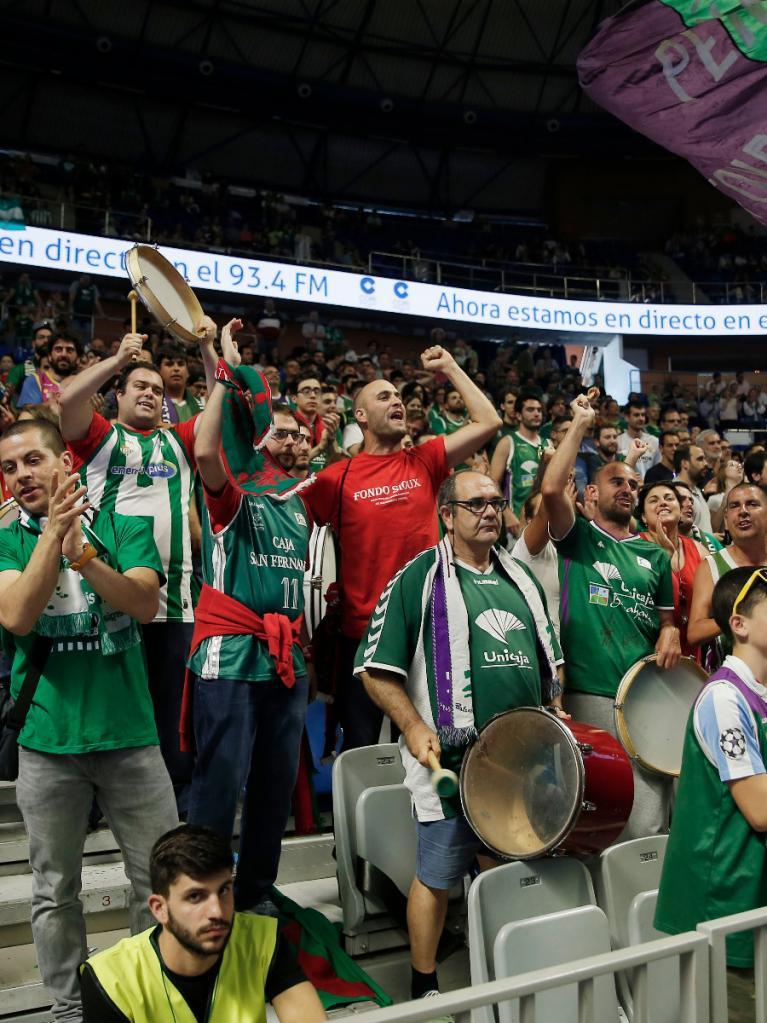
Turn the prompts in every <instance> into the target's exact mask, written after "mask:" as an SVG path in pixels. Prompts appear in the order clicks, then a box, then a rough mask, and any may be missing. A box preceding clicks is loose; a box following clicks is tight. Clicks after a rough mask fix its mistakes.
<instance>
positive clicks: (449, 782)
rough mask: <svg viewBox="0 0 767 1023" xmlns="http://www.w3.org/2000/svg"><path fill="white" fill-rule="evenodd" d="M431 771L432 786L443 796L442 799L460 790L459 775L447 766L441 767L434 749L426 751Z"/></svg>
mask: <svg viewBox="0 0 767 1023" xmlns="http://www.w3.org/2000/svg"><path fill="white" fill-rule="evenodd" d="M426 759H427V760H428V762H429V770H430V771H431V787H432V788H433V789H434V791H435V792H436V793H437V795H438V796H441V797H442V799H449V798H450V796H454V795H455V794H456V792H457V791H458V775H457V774H456V773H455V771H449V770H448V769H447V768H446V767H440V765H439V760H437V755H436V754H435V752H434V750H429V751H428V752H427V753H426Z"/></svg>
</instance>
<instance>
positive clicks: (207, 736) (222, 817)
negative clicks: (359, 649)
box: [189, 675, 309, 910]
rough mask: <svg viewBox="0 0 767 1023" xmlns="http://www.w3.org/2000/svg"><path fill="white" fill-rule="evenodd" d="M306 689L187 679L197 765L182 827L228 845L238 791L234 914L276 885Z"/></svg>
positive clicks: (302, 681) (302, 684) (302, 679)
mask: <svg viewBox="0 0 767 1023" xmlns="http://www.w3.org/2000/svg"><path fill="white" fill-rule="evenodd" d="M308 692H309V684H308V680H307V678H306V676H305V675H301V676H299V677H298V678H296V683H295V685H294V686H293V688H292V689H288V688H287V686H286V685H285V684H284V683H283V682H281V681H280V680H279V679H273V680H270V681H265V682H242V681H238V680H232V679H201V678H199V676H195V677H194V734H195V741H196V743H197V763H196V764H195V768H194V775H193V777H192V791H191V793H190V797H189V823H190V824H205V825H207V826H208V827H210V828H213V829H214V831H218V832H219V834H221V835H223V836H224V837H225V838H227V839H230V838H231V837H232V831H233V829H234V817H235V812H236V809H237V797H238V796H239V794H240V791H241V790H242V787H243V785H245V797H244V802H243V808H242V819H241V822H240V858H239V862H238V865H237V875H236V877H235V882H234V898H235V906H236V908H237V909H238V910H246V909H250V908H251V907H252V906H254V905H255V904H256V903H257V902H259V901H260V900H261V899H262V898H263V897H264V896H265V895H266V894H267V892H268V891H269V889H270V888H271V886H272V885H273V884H274V882H275V880H276V878H277V869H278V867H279V864H280V849H281V843H282V836H283V834H284V832H285V826H286V825H287V823H288V817H289V816H290V805H291V797H292V795H293V789H294V787H295V784H296V776H297V774H298V757H299V750H300V745H301V733H302V731H303V727H304V720H305V718H306V705H307V699H308Z"/></svg>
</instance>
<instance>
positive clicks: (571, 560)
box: [541, 394, 681, 839]
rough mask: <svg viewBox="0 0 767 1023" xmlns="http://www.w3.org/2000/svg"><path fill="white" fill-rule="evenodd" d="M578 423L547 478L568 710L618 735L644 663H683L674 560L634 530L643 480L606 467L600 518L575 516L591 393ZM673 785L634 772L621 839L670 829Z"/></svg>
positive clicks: (596, 490) (597, 489) (599, 483)
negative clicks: (629, 684) (573, 489)
mask: <svg viewBox="0 0 767 1023" xmlns="http://www.w3.org/2000/svg"><path fill="white" fill-rule="evenodd" d="M570 407H571V409H572V412H573V423H572V426H571V427H570V429H569V430H568V432H567V433H566V434H565V438H564V440H563V441H562V443H561V444H560V446H559V448H558V449H557V451H556V452H555V454H554V456H553V458H552V460H551V463H550V465H549V467H548V469H547V470H546V475H545V476H544V478H543V484H542V488H541V490H542V494H543V500H544V503H545V506H546V510H547V512H548V516H549V533H550V535H551V538H552V540H553V541H554V543H555V544H556V546H557V550H558V552H559V558H560V587H561V596H560V638H561V642H562V649H563V651H564V655H565V663H566V671H567V679H566V696H565V706H566V708H567V709H568V710H569V711H570V712H571V713H572V714H573V716H574V717H575V718H576V719H577V720H579V721H588V722H589V723H590V724H592V725H596V726H597V727H598V728H602V729H604V730H605V731H607V732H609V733H610V734H611V735H616V725H615V717H614V709H613V705H614V703H615V695H616V692H617V689H618V685H619V683H620V681H621V679H622V678H623V676H624V675H625V673H626V672H627V671H628V669H629V668H631V666H632V665H634V664H635V663H636V662H637V661H639V660H640V659H641V658H643V657H645V656H647V655H648V654H652V653H653V652H655V653H656V655H657V665H658V667H659V668H661V669H663V668H672V667H674V666H675V665H676V664H677V663H678V662H679V659H680V657H681V649H680V645H679V630H678V629H677V628H676V626H675V625H674V620H673V616H674V592H673V585H672V577H671V564H670V561H669V557H668V554H667V553H666V552H665V551H664V550H663V549H662V548H661V547H659V546H658V545H657V544H653V543H650V542H649V541H647V540H643V539H642V538H641V537H640V536H638V534H636V533H633V532H632V531H631V521H632V515H633V513H634V508H635V506H636V500H637V492H638V481H637V475H636V473H635V472H634V471H633V470H632V469H630V468H629V467H628V466H627V465H626V464H625V462H617V461H616V462H608V463H606V464H605V465H603V466H602V467H601V468H600V469H599V470H598V471H597V473H596V474H595V476H594V478H593V480H592V482H591V483H590V484H589V485H588V487H587V488H586V496H587V497H589V498H591V499H592V500H593V502H594V509H595V510H594V518H593V520H592V521H587V520H586V519H584V518H581V517H580V516H578V515H576V513H575V510H574V509H573V506H572V503H571V502H570V500H569V498H568V497H567V494H566V487H567V482H568V477H569V474H570V473H571V472H572V469H573V466H574V464H575V459H576V457H577V455H578V451H579V448H580V446H581V443H582V441H583V438H584V437H585V436H586V433H587V432H588V430H589V428H590V427H591V425H592V424H593V422H594V415H595V413H594V409H593V408H592V407H591V405H590V404H589V399H588V397H587V396H586V395H585V394H582V395H579V396H578V397H577V398H575V400H574V401H573V402H572V403H571V406H570ZM670 797H671V778H670V777H669V776H662V775H657V774H656V775H653V774H650V773H649V772H648V771H645V770H643V769H642V768H641V767H639V766H637V764H636V763H635V764H634V807H633V810H632V813H631V817H630V818H629V822H628V824H627V825H626V829H625V831H624V832H623V838H624V839H627V838H639V837H641V836H643V835H648V834H659V833H662V832H665V831H667V830H668V822H669V810H670Z"/></svg>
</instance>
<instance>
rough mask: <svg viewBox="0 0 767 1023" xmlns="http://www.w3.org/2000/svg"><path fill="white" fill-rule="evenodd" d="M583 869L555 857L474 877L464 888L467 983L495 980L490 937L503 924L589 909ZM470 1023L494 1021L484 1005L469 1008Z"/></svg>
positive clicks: (593, 900) (591, 894)
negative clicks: (466, 894)
mask: <svg viewBox="0 0 767 1023" xmlns="http://www.w3.org/2000/svg"><path fill="white" fill-rule="evenodd" d="M594 905H596V898H595V896H594V888H593V886H592V883H591V876H590V875H589V872H588V870H587V869H586V867H585V866H584V865H583V863H581V862H580V861H578V860H573V859H569V858H568V857H564V856H563V857H560V858H557V859H542V860H535V861H534V862H521V861H516V862H513V863H506V864H504V865H503V866H500V867H495V868H494V869H493V870H487V871H485V872H484V873H482V874H480V875H479V877H478V878H477V879H476V880H475V881H474V883H473V884H472V886H471V888H470V889H469V963H470V967H471V981H472V984H482V983H484V982H485V981H488V980H494V979H495V968H494V962H493V949H494V946H495V939H496V937H497V936H498V933H499V931H500V930H501V928H502V927H504V926H505V925H507V924H512V923H516V922H518V921H522V920H530V919H531V918H533V917H540V916H544V915H546V914H548V913H560V912H562V911H563V910H568V909H577V908H578V907H579V906H594ZM571 958H576V957H571ZM472 1018H473V1019H474V1020H475V1021H476V1023H480V1021H481V1023H494V1019H495V1017H494V1013H493V1010H492V1009H491V1008H490V1007H489V1006H488V1007H485V1008H483V1009H478V1010H474V1014H473V1017H472Z"/></svg>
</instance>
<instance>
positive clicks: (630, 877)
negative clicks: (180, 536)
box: [597, 835, 678, 1020]
mask: <svg viewBox="0 0 767 1023" xmlns="http://www.w3.org/2000/svg"><path fill="white" fill-rule="evenodd" d="M667 844H668V835H651V836H649V837H648V838H635V839H632V840H631V841H630V842H621V843H620V844H619V845H612V846H610V848H609V849H605V851H604V852H603V853H602V855H601V857H600V861H599V878H598V881H597V890H598V894H599V905H600V906H601V907H602V909H604V911H605V914H606V915H607V922H608V924H609V925H610V938H611V940H612V943H613V947H614V948H627V947H628V946H629V945H631V944H632V943H633V942H632V940H631V936H630V934H629V916H630V911H631V907H632V903H633V902H634V900H635V898H636V897H637V896H638V895H641V894H642V893H643V892H649V891H654V890H656V889H657V888H658V887H659V885H660V878H661V873H662V871H663V859H664V856H665V854H666V845H667ZM617 985H618V997H619V998H620V1001H621V1005H622V1006H623V1008H624V1010H625V1012H626V1015H627V1016H628V1018H629V1019H630V1020H631V1019H633V1010H634V1003H633V997H632V994H631V977H630V976H629V974H627V973H619V974H618V976H617ZM677 997H678V985H677Z"/></svg>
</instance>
